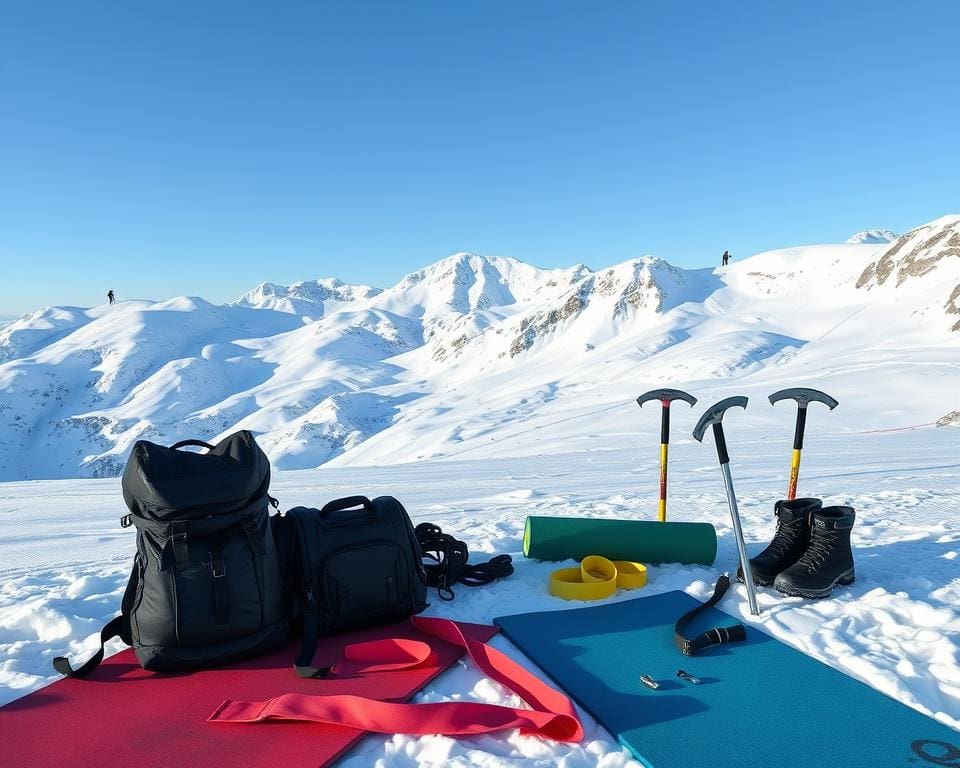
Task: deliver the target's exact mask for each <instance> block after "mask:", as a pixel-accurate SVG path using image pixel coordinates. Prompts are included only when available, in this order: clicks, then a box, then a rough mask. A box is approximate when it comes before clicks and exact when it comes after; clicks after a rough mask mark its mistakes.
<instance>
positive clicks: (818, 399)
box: [770, 387, 839, 501]
mask: <svg viewBox="0 0 960 768" xmlns="http://www.w3.org/2000/svg"><path fill="white" fill-rule="evenodd" d="M781 400H796V401H797V426H796V428H795V429H794V431H793V457H792V458H791V460H790V482H789V483H788V485H787V500H788V501H789V500H791V499H795V498H796V497H797V477H798V476H799V475H800V452H801V451H802V450H803V430H804V428H805V427H806V425H807V406H808V405H810V403H823V404H824V405H826V406H828V407H829V408H830V410H831V411H832V410H833V409H834V408H836V407H837V405H839V403H838V402H837V401H836V400H834V399H833V398H832V397H830V395H828V394H826V393H824V392H821V391H820V390H819V389H807V388H805V387H794V388H793V389H781V390H780V391H779V392H774V393H773V394H772V395H770V405H775V404H776V403H779V402H780V401H781Z"/></svg>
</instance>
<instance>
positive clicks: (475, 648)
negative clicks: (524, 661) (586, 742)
mask: <svg viewBox="0 0 960 768" xmlns="http://www.w3.org/2000/svg"><path fill="white" fill-rule="evenodd" d="M411 622H412V623H413V625H414V627H416V629H417V630H419V631H420V632H423V633H424V634H426V635H432V636H433V637H437V638H439V639H441V640H444V641H445V642H448V643H452V644H454V645H458V646H460V647H462V648H465V649H466V651H467V653H468V654H469V655H470V658H471V659H473V661H474V662H475V663H476V665H477V666H478V667H479V668H480V670H481V671H482V672H483V673H484V674H485V675H487V677H490V678H492V679H493V680H496V681H497V682H498V683H500V684H501V685H503V686H505V687H507V688H509V689H510V690H511V691H513V692H514V693H516V694H517V695H519V696H520V697H521V698H522V699H523V700H524V701H525V702H526V703H527V704H529V705H530V707H531V709H515V708H514V707H505V706H500V705H498V704H482V703H474V702H461V701H451V702H440V703H437V704H397V703H393V702H387V701H379V700H378V699H368V698H365V697H363V696H348V695H333V696H323V695H316V696H311V695H306V694H300V693H286V694H283V695H281V696H276V697H274V698H272V699H267V700H266V701H230V700H228V701H225V702H223V704H221V705H220V706H219V707H218V708H217V710H216V711H215V712H214V713H213V714H212V715H210V717H209V719H208V722H211V723H259V722H274V721H290V720H296V721H307V722H314V723H331V724H334V725H343V726H347V727H350V728H357V729H359V730H364V731H375V732H377V733H403V734H408V735H411V736H428V735H432V734H442V735H445V736H469V735H472V734H475V733H491V732H494V731H505V730H509V729H512V728H519V729H520V730H521V731H522V732H523V733H526V734H534V735H537V736H542V737H544V738H547V739H553V740H554V741H580V740H581V739H582V738H583V726H582V725H581V723H580V718H579V717H578V716H577V712H576V710H575V709H574V706H573V703H572V702H571V701H570V699H568V698H567V697H566V696H565V695H564V694H562V693H560V692H559V691H557V690H556V689H554V688H551V687H550V686H548V685H547V684H546V683H544V682H542V681H541V680H540V679H538V678H537V677H535V676H534V675H532V674H531V673H529V672H527V670H525V669H524V668H523V667H521V666H520V665H519V664H517V663H516V662H515V661H513V660H511V659H510V658H509V657H507V656H506V655H505V654H503V653H501V652H500V651H498V650H497V649H496V648H491V647H490V646H489V645H487V644H486V643H482V642H480V641H478V640H471V639H469V638H467V637H466V636H465V635H464V634H463V632H462V631H461V630H460V627H459V626H458V625H457V623H456V622H453V621H450V620H449V619H437V618H425V617H420V616H414V617H413V618H412V619H411ZM430 654H431V650H430V646H429V645H428V644H427V643H423V642H420V641H417V640H404V639H399V638H394V639H389V640H372V641H370V642H365V643H353V644H351V645H348V646H346V648H345V649H344V655H345V659H344V660H342V661H339V662H337V664H336V665H335V666H334V668H333V670H332V671H331V673H330V674H331V675H332V676H337V675H351V676H352V675H358V674H374V673H376V674H383V673H389V672H390V671H392V670H399V669H410V668H412V667H417V666H420V665H422V664H423V663H424V662H426V661H427V660H428V659H429V658H430Z"/></svg>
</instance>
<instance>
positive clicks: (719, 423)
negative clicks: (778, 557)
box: [693, 396, 760, 616]
mask: <svg viewBox="0 0 960 768" xmlns="http://www.w3.org/2000/svg"><path fill="white" fill-rule="evenodd" d="M734 406H738V407H740V408H746V407H747V398H745V397H742V396H741V397H728V398H726V399H725V400H721V401H720V402H719V403H716V404H715V405H712V406H710V408H709V409H708V410H707V412H706V413H704V414H703V416H701V417H700V421H698V422H697V426H696V427H694V428H693V436H694V437H695V438H696V439H697V440H698V441H699V442H701V443H702V442H703V433H704V432H705V431H706V429H707V427H709V426H712V427H713V441H714V442H715V443H716V444H717V457H718V458H719V459H720V471H721V472H722V473H723V487H724V488H725V489H726V491H727V504H728V505H729V507H730V519H731V520H733V534H734V538H736V540H737V551H738V552H739V553H740V567H741V568H742V569H743V578H744V585H745V586H746V588H747V600H748V601H749V603H750V613H752V614H753V615H754V616H759V615H760V609H759V608H757V593H756V591H755V589H754V586H753V572H752V571H751V570H750V560H748V559H747V545H746V543H745V542H744V541H743V528H741V527H740V513H739V512H738V511H737V495H736V494H735V493H734V492H733V478H732V477H731V476H730V454H728V453H727V441H726V439H725V438H724V436H723V414H724V413H726V412H727V409H728V408H733V407H734Z"/></svg>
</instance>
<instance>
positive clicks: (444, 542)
mask: <svg viewBox="0 0 960 768" xmlns="http://www.w3.org/2000/svg"><path fill="white" fill-rule="evenodd" d="M415 530H416V534H417V541H418V542H419V543H420V550H421V552H422V553H423V556H424V558H427V559H429V560H432V561H433V563H424V564H423V568H424V571H425V572H426V575H427V586H429V587H436V588H437V596H438V597H439V598H440V599H441V600H448V601H449V600H453V598H454V594H453V589H452V588H451V587H452V586H453V585H454V584H455V583H457V582H460V583H461V584H464V585H465V586H468V587H482V586H483V585H484V584H489V583H491V582H493V581H496V580H497V579H502V578H503V577H504V576H509V575H510V574H511V573H513V560H512V559H511V557H510V555H495V556H494V557H492V558H491V559H490V560H488V561H487V562H485V563H475V564H473V565H471V564H470V563H469V562H467V560H468V559H469V557H470V552H469V551H468V550H467V545H466V543H465V542H462V541H460V540H459V539H455V538H454V537H453V536H451V535H450V534H449V533H444V532H443V531H442V530H440V526H437V525H434V524H433V523H420V525H418V526H417V527H416V529H415Z"/></svg>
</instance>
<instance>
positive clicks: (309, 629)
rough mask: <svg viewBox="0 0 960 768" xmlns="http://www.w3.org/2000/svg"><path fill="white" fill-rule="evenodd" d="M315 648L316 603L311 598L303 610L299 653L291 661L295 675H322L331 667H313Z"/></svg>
mask: <svg viewBox="0 0 960 768" xmlns="http://www.w3.org/2000/svg"><path fill="white" fill-rule="evenodd" d="M316 650H317V604H316V603H315V602H313V598H312V597H311V598H310V601H309V602H308V603H307V607H306V608H304V610H303V637H302V638H301V639H300V655H299V656H297V658H296V659H295V660H294V662H293V669H294V671H295V672H296V673H297V677H323V676H324V675H326V674H327V673H328V672H329V671H330V670H331V669H332V665H331V666H327V667H314V666H313V654H314V653H315V652H316Z"/></svg>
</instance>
